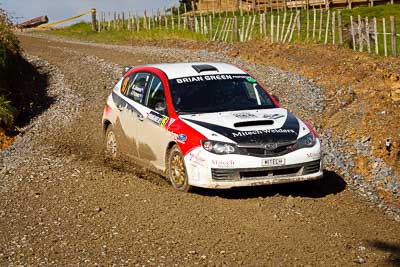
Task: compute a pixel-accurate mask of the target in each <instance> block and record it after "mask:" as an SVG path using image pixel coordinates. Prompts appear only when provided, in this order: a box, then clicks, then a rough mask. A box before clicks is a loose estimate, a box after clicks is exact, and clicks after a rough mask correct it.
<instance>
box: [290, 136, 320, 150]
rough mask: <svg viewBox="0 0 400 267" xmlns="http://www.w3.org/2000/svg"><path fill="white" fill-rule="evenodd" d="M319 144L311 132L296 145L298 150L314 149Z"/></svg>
mask: <svg viewBox="0 0 400 267" xmlns="http://www.w3.org/2000/svg"><path fill="white" fill-rule="evenodd" d="M316 143H317V139H315V137H314V135H313V134H312V133H311V132H310V133H308V134H306V135H305V136H303V137H302V138H300V139H299V140H297V143H296V145H295V147H296V149H300V148H303V147H313V146H314V145H315V144H316Z"/></svg>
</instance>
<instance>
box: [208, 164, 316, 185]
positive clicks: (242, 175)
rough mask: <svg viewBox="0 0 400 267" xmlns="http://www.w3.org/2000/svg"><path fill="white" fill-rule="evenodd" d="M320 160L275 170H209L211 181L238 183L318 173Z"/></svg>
mask: <svg viewBox="0 0 400 267" xmlns="http://www.w3.org/2000/svg"><path fill="white" fill-rule="evenodd" d="M319 169H320V160H316V161H311V162H307V163H303V164H295V165H288V166H281V167H276V168H244V169H216V168H212V169H211V174H212V179H213V180H217V181H239V180H251V179H260V178H265V179H268V178H277V177H287V176H300V175H306V174H312V173H316V172H319Z"/></svg>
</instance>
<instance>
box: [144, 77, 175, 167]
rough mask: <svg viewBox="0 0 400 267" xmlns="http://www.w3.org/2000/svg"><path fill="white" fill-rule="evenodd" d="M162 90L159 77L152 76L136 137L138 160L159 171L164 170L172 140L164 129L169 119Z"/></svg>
mask: <svg viewBox="0 0 400 267" xmlns="http://www.w3.org/2000/svg"><path fill="white" fill-rule="evenodd" d="M164 89H165V88H164V85H163V83H162V80H161V79H160V77H158V76H157V75H155V74H152V75H151V78H150V80H149V84H148V87H147V90H146V92H145V97H144V102H143V106H144V107H145V108H146V112H145V114H143V116H144V120H143V121H141V123H140V126H139V127H138V135H137V142H138V149H139V156H140V158H142V159H144V160H146V161H148V162H149V163H150V164H151V165H153V166H154V167H156V168H157V169H158V170H160V171H164V169H165V152H166V148H167V146H168V144H169V142H170V141H171V139H172V138H171V134H170V133H169V132H168V131H167V128H166V124H167V122H168V120H169V117H168V110H167V104H166V99H165V91H164Z"/></svg>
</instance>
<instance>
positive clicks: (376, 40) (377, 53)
mask: <svg viewBox="0 0 400 267" xmlns="http://www.w3.org/2000/svg"><path fill="white" fill-rule="evenodd" d="M374 38H375V54H376V55H379V45H378V43H379V42H378V23H377V22H376V17H374Z"/></svg>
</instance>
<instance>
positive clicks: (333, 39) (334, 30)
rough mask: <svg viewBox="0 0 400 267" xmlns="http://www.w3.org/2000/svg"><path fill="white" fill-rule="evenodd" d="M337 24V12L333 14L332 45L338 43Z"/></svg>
mask: <svg viewBox="0 0 400 267" xmlns="http://www.w3.org/2000/svg"><path fill="white" fill-rule="evenodd" d="M335 23H336V12H335V11H333V12H332V44H335V42H336V29H335V26H336V25H335Z"/></svg>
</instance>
